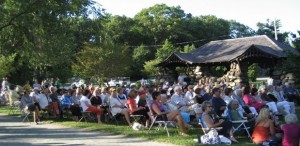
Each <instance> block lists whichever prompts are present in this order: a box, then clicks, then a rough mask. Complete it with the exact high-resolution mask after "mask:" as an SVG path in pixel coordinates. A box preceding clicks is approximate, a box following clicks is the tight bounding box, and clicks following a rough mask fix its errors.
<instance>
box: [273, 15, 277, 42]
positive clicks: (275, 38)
mask: <svg viewBox="0 0 300 146" xmlns="http://www.w3.org/2000/svg"><path fill="white" fill-rule="evenodd" d="M274 31H275V40H277V39H278V38H277V29H276V18H275V20H274Z"/></svg>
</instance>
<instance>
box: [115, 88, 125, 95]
mask: <svg viewBox="0 0 300 146" xmlns="http://www.w3.org/2000/svg"><path fill="white" fill-rule="evenodd" d="M117 92H118V94H120V95H122V94H123V92H124V89H123V88H122V87H118V88H117Z"/></svg>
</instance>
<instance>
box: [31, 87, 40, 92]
mask: <svg viewBox="0 0 300 146" xmlns="http://www.w3.org/2000/svg"><path fill="white" fill-rule="evenodd" d="M33 90H40V88H38V87H34V88H33V89H32V91H33Z"/></svg>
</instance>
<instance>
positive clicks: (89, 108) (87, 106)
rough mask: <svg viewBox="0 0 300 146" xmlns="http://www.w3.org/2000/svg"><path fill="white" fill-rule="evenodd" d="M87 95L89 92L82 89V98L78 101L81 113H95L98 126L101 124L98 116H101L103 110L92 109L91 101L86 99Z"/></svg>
mask: <svg viewBox="0 0 300 146" xmlns="http://www.w3.org/2000/svg"><path fill="white" fill-rule="evenodd" d="M89 95H90V90H88V89H84V90H83V91H82V97H81V99H80V105H81V107H82V111H84V112H85V111H90V112H93V113H96V115H97V120H98V124H99V126H100V125H101V124H102V122H101V118H100V116H101V113H102V112H103V109H98V108H96V107H94V106H93V105H92V104H91V101H90V100H89V99H88V96H89Z"/></svg>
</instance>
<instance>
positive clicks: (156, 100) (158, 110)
mask: <svg viewBox="0 0 300 146" xmlns="http://www.w3.org/2000/svg"><path fill="white" fill-rule="evenodd" d="M152 98H153V102H152V104H151V110H152V111H153V114H155V115H158V116H161V117H163V115H166V119H165V118H162V119H163V120H167V121H177V122H178V127H179V134H180V135H181V136H188V134H186V133H185V131H184V127H188V125H187V124H186V123H185V122H184V120H183V119H182V117H181V115H180V112H179V110H175V111H168V112H166V111H164V109H163V105H162V103H161V102H160V100H161V97H160V93H159V92H157V91H155V92H153V93H152Z"/></svg>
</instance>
